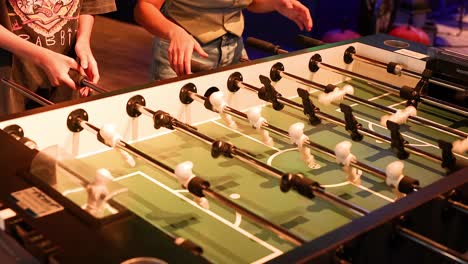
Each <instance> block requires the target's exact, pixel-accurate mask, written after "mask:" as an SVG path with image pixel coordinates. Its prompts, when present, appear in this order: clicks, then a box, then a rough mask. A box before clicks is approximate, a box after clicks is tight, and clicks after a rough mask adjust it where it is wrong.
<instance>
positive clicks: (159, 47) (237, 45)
mask: <svg viewBox="0 0 468 264" xmlns="http://www.w3.org/2000/svg"><path fill="white" fill-rule="evenodd" d="M168 48H169V42H168V41H166V40H164V39H159V38H154V41H153V65H152V68H151V78H152V79H153V80H162V79H168V78H172V77H176V76H177V74H176V73H175V71H174V70H173V69H172V68H171V64H170V62H169V60H168V54H167V50H168ZM202 48H203V50H204V51H205V52H206V53H208V55H209V56H208V58H203V57H201V56H200V55H199V54H198V53H196V52H193V55H192V60H194V61H197V62H200V63H202V64H204V65H206V66H207V67H208V68H219V67H223V66H227V65H231V64H234V63H237V62H239V60H240V58H241V57H243V58H247V53H246V52H245V49H244V43H243V41H242V38H240V37H237V36H234V35H231V34H226V35H224V36H222V37H220V38H217V39H215V40H213V41H211V42H209V43H207V44H204V45H202Z"/></svg>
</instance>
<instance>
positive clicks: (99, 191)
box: [85, 168, 113, 217]
mask: <svg viewBox="0 0 468 264" xmlns="http://www.w3.org/2000/svg"><path fill="white" fill-rule="evenodd" d="M112 180H113V177H112V174H111V173H110V172H109V171H108V170H107V169H104V168H101V169H98V170H97V171H96V177H95V179H94V181H93V182H92V183H90V184H88V186H86V192H87V193H88V201H87V203H86V206H85V210H86V211H88V212H89V213H90V214H92V215H94V216H96V217H101V216H102V215H103V214H104V209H105V207H106V205H107V201H108V200H109V198H110V195H111V194H110V193H109V189H108V188H107V184H108V183H109V182H111V181H112Z"/></svg>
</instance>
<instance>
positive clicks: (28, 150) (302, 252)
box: [0, 40, 468, 264]
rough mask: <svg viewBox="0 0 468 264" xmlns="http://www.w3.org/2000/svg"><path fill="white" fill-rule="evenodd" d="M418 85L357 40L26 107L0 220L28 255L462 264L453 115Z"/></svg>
mask: <svg viewBox="0 0 468 264" xmlns="http://www.w3.org/2000/svg"><path fill="white" fill-rule="evenodd" d="M402 72H409V73H411V74H402ZM431 79H433V78H432V75H430V74H429V73H428V71H427V70H426V62H425V61H424V60H420V59H416V58H413V57H411V56H407V55H404V54H401V53H396V52H393V51H391V50H386V49H383V48H379V47H376V46H373V45H369V44H365V43H363V42H361V41H359V40H358V41H356V42H349V43H345V44H342V43H341V44H335V45H326V46H321V47H317V48H310V49H306V50H302V51H298V52H294V53H289V54H282V55H278V56H274V57H269V58H265V59H260V60H255V61H248V62H244V63H242V64H239V65H236V66H230V67H227V68H223V69H219V70H209V71H207V72H204V73H197V74H194V75H190V76H188V77H181V78H177V79H172V80H165V81H160V82H157V83H152V84H148V85H144V86H139V87H132V88H128V89H124V90H121V91H113V92H106V93H102V94H98V95H96V96H93V97H90V98H86V99H81V100H79V101H71V102H66V103H61V104H52V103H51V102H48V101H46V100H41V99H40V98H35V100H36V101H38V102H39V103H41V104H43V105H45V106H44V107H42V108H39V109H35V110H31V111H29V112H25V113H21V114H16V115H12V116H8V117H6V118H3V119H1V120H0V128H1V129H2V130H1V131H0V142H1V146H2V147H1V149H0V160H1V161H0V168H1V169H2V172H3V173H2V180H1V182H2V184H0V220H1V223H0V228H2V229H3V230H4V231H5V232H6V233H7V234H8V235H9V236H11V237H13V238H15V239H16V241H17V242H18V243H19V244H20V245H21V246H22V247H23V248H24V249H26V251H28V252H29V254H31V255H32V256H33V257H34V258H35V259H37V260H38V261H39V262H42V263H127V264H128V263H166V262H167V263H207V262H212V263H265V262H270V263H468V253H467V252H468V225H467V223H468V215H467V212H468V206H467V201H468V153H467V152H468V109H466V108H465V107H464V106H463V105H457V104H454V103H451V102H445V101H443V100H441V99H438V98H434V97H431V96H430V95H428V94H427V93H425V90H426V89H428V87H429V85H428V84H429V83H430V82H431V81H430V80H431ZM438 81H439V82H440V80H438ZM2 82H4V83H5V84H7V85H8V86H10V87H11V89H16V90H18V91H22V90H23V93H25V94H26V95H27V92H24V87H21V86H19V85H17V84H15V83H13V82H11V81H10V80H2ZM78 82H79V83H80V84H83V85H87V86H90V87H91V88H93V87H94V88H96V89H95V90H97V91H105V90H106V89H100V88H99V86H97V85H95V84H92V83H90V82H89V81H88V80H86V79H85V78H81V79H79V80H78ZM452 84H453V81H452ZM455 86H456V88H457V89H465V90H466V87H464V86H463V85H459V84H456V85H455ZM432 89H435V88H432ZM32 99H34V98H32ZM2 247H3V248H7V249H8V246H2ZM6 252H10V253H9V256H10V257H11V259H12V260H16V261H18V260H19V258H20V257H19V255H18V254H16V253H14V252H13V250H9V251H8V250H7V251H6Z"/></svg>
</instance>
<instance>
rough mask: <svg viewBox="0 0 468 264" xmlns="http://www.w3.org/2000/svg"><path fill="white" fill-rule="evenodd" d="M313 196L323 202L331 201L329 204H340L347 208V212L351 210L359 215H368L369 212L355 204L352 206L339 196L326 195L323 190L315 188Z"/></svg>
mask: <svg viewBox="0 0 468 264" xmlns="http://www.w3.org/2000/svg"><path fill="white" fill-rule="evenodd" d="M314 191H315V192H314V194H315V195H316V196H318V197H320V198H322V199H324V200H328V201H331V202H334V203H338V204H341V205H342V206H343V207H344V208H347V209H348V210H351V211H353V212H355V213H357V214H359V215H362V216H364V215H367V214H369V211H368V210H366V209H364V208H362V207H360V206H357V205H355V204H352V203H350V202H348V201H346V200H344V199H343V198H341V197H339V196H336V195H333V194H331V193H328V192H326V191H325V190H323V189H319V188H316V189H315V190H314Z"/></svg>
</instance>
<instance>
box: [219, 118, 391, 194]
mask: <svg viewBox="0 0 468 264" xmlns="http://www.w3.org/2000/svg"><path fill="white" fill-rule="evenodd" d="M213 123H215V124H217V125H219V126H221V127H224V128H226V129H228V130H231V131H233V132H235V133H237V134H240V135H242V136H244V137H246V138H248V139H250V140H253V141H255V142H257V143H260V144H262V145H264V146H266V147H268V148H271V149H273V150H276V153H274V154H273V155H270V157H269V158H268V160H267V164H268V165H271V163H272V161H273V158H275V157H276V156H278V155H279V154H282V153H284V152H287V151H291V150H297V148H293V149H286V150H280V149H278V148H275V147H272V146H268V145H267V144H265V143H263V142H261V141H260V140H258V139H256V138H254V137H251V136H249V135H246V134H244V133H242V132H241V131H238V130H236V129H232V128H230V127H228V126H226V125H224V124H222V123H219V122H218V121H213ZM348 183H349V182H348V181H344V182H341V183H337V184H329V185H322V186H323V187H325V188H334V187H341V186H344V185H347V184H348ZM353 185H354V186H356V187H358V188H359V189H362V190H365V191H368V192H370V193H371V194H374V195H376V196H378V197H380V198H382V199H384V200H387V201H390V202H394V201H395V200H394V199H392V198H390V197H388V196H385V195H383V194H380V193H378V192H375V191H373V190H371V189H369V188H367V187H365V186H362V185H359V184H353Z"/></svg>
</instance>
